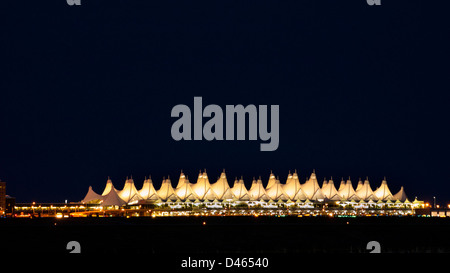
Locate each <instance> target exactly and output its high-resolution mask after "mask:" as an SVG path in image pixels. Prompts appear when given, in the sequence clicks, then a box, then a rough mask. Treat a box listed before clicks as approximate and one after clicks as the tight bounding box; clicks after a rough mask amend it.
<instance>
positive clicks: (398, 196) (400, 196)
mask: <svg viewBox="0 0 450 273" xmlns="http://www.w3.org/2000/svg"><path fill="white" fill-rule="evenodd" d="M407 199H408V197H407V196H406V193H405V190H404V189H403V186H402V187H401V188H400V191H399V192H397V193H396V194H394V200H397V201H400V202H405V201H406V200H407Z"/></svg>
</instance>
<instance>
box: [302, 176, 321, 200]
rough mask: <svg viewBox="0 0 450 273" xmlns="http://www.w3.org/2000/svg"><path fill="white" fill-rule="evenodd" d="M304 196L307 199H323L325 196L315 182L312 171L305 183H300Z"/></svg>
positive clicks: (315, 178)
mask: <svg viewBox="0 0 450 273" xmlns="http://www.w3.org/2000/svg"><path fill="white" fill-rule="evenodd" d="M301 187H302V190H303V192H304V193H305V195H306V198H307V199H309V200H319V199H325V196H324V195H323V193H322V190H321V189H320V186H319V183H318V182H317V177H316V173H315V172H313V173H312V174H311V176H310V177H309V179H308V181H306V183H305V184H303V185H301Z"/></svg>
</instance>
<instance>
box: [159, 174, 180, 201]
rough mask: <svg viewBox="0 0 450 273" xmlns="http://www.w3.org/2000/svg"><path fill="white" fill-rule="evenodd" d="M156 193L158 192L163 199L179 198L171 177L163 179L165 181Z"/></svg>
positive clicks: (172, 199) (173, 199)
mask: <svg viewBox="0 0 450 273" xmlns="http://www.w3.org/2000/svg"><path fill="white" fill-rule="evenodd" d="M156 193H157V194H158V196H159V198H161V200H171V201H175V200H177V196H176V195H175V191H174V190H173V187H172V181H170V178H167V179H164V180H163V182H162V183H161V187H160V188H159V190H158V191H156Z"/></svg>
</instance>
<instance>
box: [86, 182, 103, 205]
mask: <svg viewBox="0 0 450 273" xmlns="http://www.w3.org/2000/svg"><path fill="white" fill-rule="evenodd" d="M102 199H103V197H102V196H101V195H100V194H97V193H96V192H95V191H94V190H93V189H92V187H91V186H89V190H88V192H87V194H86V196H85V197H84V199H83V200H81V203H83V204H85V203H97V202H99V201H100V200H102Z"/></svg>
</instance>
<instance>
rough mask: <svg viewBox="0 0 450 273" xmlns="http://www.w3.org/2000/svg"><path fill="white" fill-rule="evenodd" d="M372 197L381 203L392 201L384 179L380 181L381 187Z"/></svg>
mask: <svg viewBox="0 0 450 273" xmlns="http://www.w3.org/2000/svg"><path fill="white" fill-rule="evenodd" d="M374 195H375V196H376V197H377V198H378V199H379V200H382V201H387V200H392V199H393V198H394V197H393V196H392V193H391V191H390V190H389V187H388V185H387V181H386V178H384V179H383V181H381V186H380V187H379V188H378V189H377V190H376V191H375V192H374Z"/></svg>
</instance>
